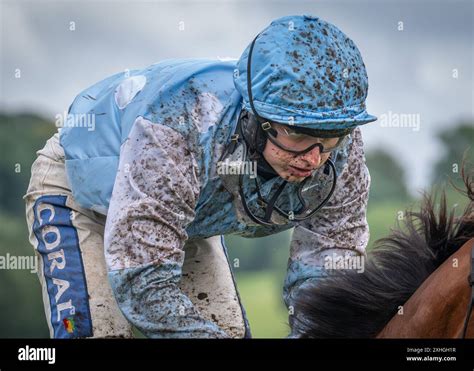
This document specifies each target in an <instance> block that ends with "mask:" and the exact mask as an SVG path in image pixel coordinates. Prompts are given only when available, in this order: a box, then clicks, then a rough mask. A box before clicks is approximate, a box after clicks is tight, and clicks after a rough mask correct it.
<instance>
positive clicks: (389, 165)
mask: <svg viewBox="0 0 474 371" xmlns="http://www.w3.org/2000/svg"><path fill="white" fill-rule="evenodd" d="M366 162H367V167H368V168H369V171H370V176H371V179H372V182H371V188H370V203H371V204H373V203H378V202H386V201H394V200H397V201H407V200H409V198H410V197H409V195H408V191H407V186H406V183H405V174H404V171H403V169H402V167H401V166H400V165H399V164H398V163H397V162H396V160H395V159H394V158H393V157H392V156H391V155H390V154H388V153H387V152H385V151H384V150H381V149H378V150H375V151H371V152H368V153H367V155H366Z"/></svg>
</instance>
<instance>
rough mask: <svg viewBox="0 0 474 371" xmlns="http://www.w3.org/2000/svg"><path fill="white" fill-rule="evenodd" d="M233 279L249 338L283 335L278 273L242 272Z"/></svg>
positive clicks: (284, 318) (284, 316)
mask: <svg viewBox="0 0 474 371" xmlns="http://www.w3.org/2000/svg"><path fill="white" fill-rule="evenodd" d="M236 280H237V285H238V287H239V291H240V296H241V299H242V302H243V304H244V306H245V309H246V311H247V317H248V319H249V323H250V328H251V331H252V337H254V338H283V337H286V336H287V335H288V333H289V327H288V313H287V311H286V308H285V304H284V303H283V299H282V295H281V291H282V286H283V282H282V281H281V278H280V277H279V275H278V274H276V273H274V272H272V271H262V272H256V273H255V272H252V273H248V272H246V273H242V274H237V275H236Z"/></svg>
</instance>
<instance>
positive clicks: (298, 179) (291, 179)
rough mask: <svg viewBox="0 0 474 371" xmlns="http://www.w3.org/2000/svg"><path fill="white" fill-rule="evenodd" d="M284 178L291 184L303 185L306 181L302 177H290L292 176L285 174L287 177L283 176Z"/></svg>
mask: <svg viewBox="0 0 474 371" xmlns="http://www.w3.org/2000/svg"><path fill="white" fill-rule="evenodd" d="M282 178H284V179H285V180H286V181H287V182H290V183H301V182H302V181H303V180H304V179H305V178H304V177H302V176H296V175H290V174H285V176H283V177H282Z"/></svg>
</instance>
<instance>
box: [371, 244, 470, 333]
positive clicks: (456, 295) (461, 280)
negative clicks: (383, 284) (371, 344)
mask: <svg viewBox="0 0 474 371" xmlns="http://www.w3.org/2000/svg"><path fill="white" fill-rule="evenodd" d="M473 246H474V239H470V240H469V241H467V242H466V243H465V244H464V245H463V246H461V248H460V249H459V250H457V251H456V252H455V253H454V254H452V255H451V256H450V257H449V258H448V259H446V261H444V263H443V264H441V265H440V266H439V267H438V269H436V270H435V271H434V272H433V273H432V274H431V275H430V276H429V277H428V278H427V279H426V280H425V281H424V282H423V284H422V285H421V286H420V287H419V288H418V289H417V290H416V291H415V293H414V294H413V295H412V296H411V297H410V299H409V300H408V301H407V302H406V303H405V304H404V305H403V307H402V309H403V311H399V313H397V314H396V315H395V316H394V317H393V318H392V319H391V320H390V322H389V323H388V324H387V325H386V326H385V327H384V329H383V330H382V331H381V332H380V333H379V334H378V335H377V337H378V338H457V337H459V336H460V334H461V333H462V328H463V325H464V319H465V317H466V312H467V310H468V305H469V302H470V300H471V287H470V286H469V284H468V280H467V277H468V276H469V274H470V269H471V249H472V248H473ZM466 337H474V318H471V321H470V324H469V327H468V331H467V334H466Z"/></svg>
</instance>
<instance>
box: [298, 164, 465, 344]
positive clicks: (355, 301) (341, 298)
mask: <svg viewBox="0 0 474 371" xmlns="http://www.w3.org/2000/svg"><path fill="white" fill-rule="evenodd" d="M472 175H473V174H470V175H466V174H465V171H464V164H463V166H462V170H461V176H462V179H463V182H464V185H465V187H466V190H462V189H459V188H458V187H456V186H454V187H455V188H456V190H458V191H459V192H461V193H463V194H464V195H466V196H467V197H468V198H469V200H470V201H469V203H468V205H467V207H466V208H465V210H464V212H463V213H462V215H461V216H460V217H458V218H456V217H455V215H454V210H451V211H450V212H448V209H447V205H446V193H445V190H442V192H441V197H440V205H439V211H436V210H435V209H436V207H435V201H436V199H437V195H436V193H437V192H436V191H435V192H433V193H432V194H428V193H426V192H425V193H423V200H422V203H421V207H420V211H419V212H413V211H411V210H408V211H407V212H406V213H405V219H404V221H403V225H402V227H404V228H400V227H401V226H400V223H398V225H397V229H395V230H391V234H390V235H389V236H388V237H385V238H382V239H379V240H377V241H376V242H375V243H374V248H373V249H372V250H371V251H370V252H369V253H368V254H367V255H368V257H367V259H366V261H365V270H364V272H363V273H357V271H356V270H334V271H332V272H331V273H330V274H328V276H327V277H326V278H324V279H322V280H321V281H319V282H317V283H314V284H312V285H311V286H309V287H307V288H305V289H302V290H301V292H300V293H299V294H298V296H297V297H296V299H295V302H294V315H293V316H292V323H293V333H294V334H295V335H296V336H299V337H303V338H372V337H375V336H376V335H377V334H378V333H379V332H380V331H381V330H382V329H383V328H384V327H385V325H386V324H387V323H388V322H389V321H390V319H391V318H392V317H393V316H394V315H395V314H396V312H397V310H398V309H399V306H401V305H403V304H404V303H405V302H406V301H407V300H408V299H409V298H410V296H411V295H412V294H413V293H414V292H415V291H416V289H417V288H418V287H419V286H420V285H421V284H422V283H423V281H424V280H425V279H426V278H428V276H429V275H430V274H431V273H433V272H434V271H435V270H436V268H438V267H439V266H440V265H441V264H442V263H443V262H444V261H445V260H446V259H447V258H448V257H449V256H450V255H452V254H453V253H454V252H456V251H457V250H458V249H459V248H460V247H461V246H462V245H463V244H464V243H465V242H467V241H468V240H470V239H471V238H473V237H474V205H473V200H474V179H473V176H472Z"/></svg>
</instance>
